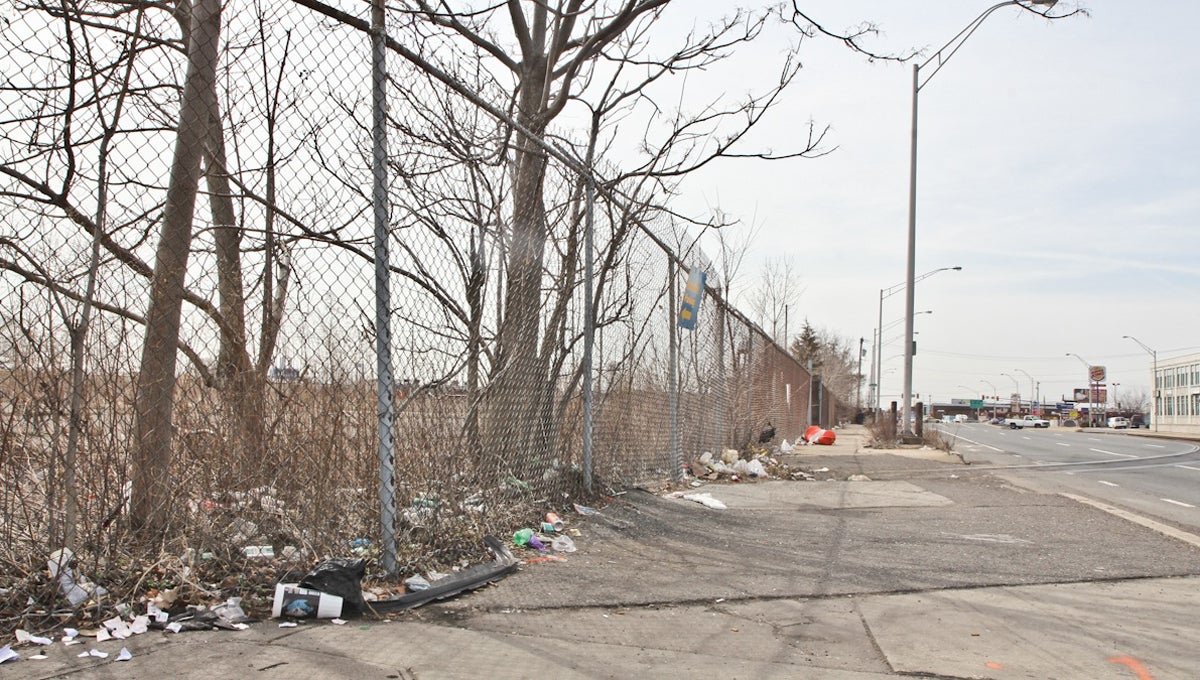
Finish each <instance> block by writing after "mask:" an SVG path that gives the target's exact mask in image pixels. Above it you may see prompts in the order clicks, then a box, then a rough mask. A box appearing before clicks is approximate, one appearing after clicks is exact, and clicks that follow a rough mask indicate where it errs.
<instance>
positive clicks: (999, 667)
mask: <svg viewBox="0 0 1200 680" xmlns="http://www.w3.org/2000/svg"><path fill="white" fill-rule="evenodd" d="M983 665H984V666H987V667H988V668H992V669H994V670H1002V669H1003V668H1004V666H1002V665H1000V664H998V663H996V662H995V661H989V662H987V663H985V664H983Z"/></svg>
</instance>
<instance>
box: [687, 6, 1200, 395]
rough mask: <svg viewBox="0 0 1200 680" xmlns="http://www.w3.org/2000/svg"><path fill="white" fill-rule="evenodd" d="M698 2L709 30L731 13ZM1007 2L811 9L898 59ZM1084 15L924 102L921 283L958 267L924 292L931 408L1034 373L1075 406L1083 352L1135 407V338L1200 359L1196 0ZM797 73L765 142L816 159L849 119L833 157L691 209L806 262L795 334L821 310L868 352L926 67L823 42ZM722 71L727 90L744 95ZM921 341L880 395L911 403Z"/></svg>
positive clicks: (972, 67) (744, 168)
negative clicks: (723, 217) (906, 396)
mask: <svg viewBox="0 0 1200 680" xmlns="http://www.w3.org/2000/svg"><path fill="white" fill-rule="evenodd" d="M692 2H694V3H695V5H694V6H695V7H696V8H697V9H698V8H699V7H701V6H704V7H707V8H708V9H710V10H712V11H713V13H714V14H716V13H719V11H720V8H721V7H727V6H728V4H727V3H725V2H723V1H722V0H692ZM688 4H691V3H688ZM991 4H993V3H989V2H987V1H980V2H976V1H974V0H971V1H967V0H836V1H832V0H831V1H827V2H822V1H805V2H803V3H802V7H803V8H804V9H805V10H806V11H807V12H809V13H810V15H811V16H813V18H815V19H819V20H821V21H823V22H824V23H826V24H827V26H828V27H829V28H831V29H837V30H842V29H845V28H847V27H849V26H852V25H855V24H857V23H859V22H861V21H871V22H873V23H875V24H877V25H878V26H879V27H880V28H881V29H882V31H883V34H882V35H881V36H879V37H876V38H873V39H870V40H868V41H867V45H868V46H870V47H872V48H874V49H876V50H878V51H880V52H889V53H898V52H904V51H905V50H908V49H911V48H918V49H925V50H926V55H929V54H932V53H933V52H934V51H936V50H937V48H939V47H941V46H942V45H943V44H945V43H946V42H947V41H949V40H950V39H951V38H952V37H954V36H955V34H957V33H958V32H959V31H960V30H961V29H962V28H964V27H965V26H966V25H967V24H968V23H970V22H971V21H972V20H973V19H974V18H975V17H976V16H977V15H979V14H980V13H981V12H982V11H983V10H985V9H987V8H988V7H990V6H991ZM1067 4H1068V3H1061V4H1060V6H1059V7H1058V8H1056V10H1055V11H1054V13H1061V12H1063V11H1065V10H1069V9H1071V8H1072V7H1074V6H1075V5H1070V6H1067ZM1084 6H1085V7H1087V8H1088V10H1089V11H1090V13H1091V16H1090V17H1084V16H1076V17H1073V18H1069V19H1064V20H1061V21H1054V22H1048V21H1046V20H1044V19H1041V18H1040V17H1037V16H1034V15H1032V14H1030V13H1028V12H1025V11H1023V10H1021V9H1019V8H1016V7H1006V8H1003V9H1001V10H999V11H997V12H996V13H994V14H993V15H992V16H991V17H990V18H989V19H988V20H987V21H986V22H984V24H983V25H982V26H981V27H980V29H979V30H978V31H977V32H976V33H975V34H974V36H973V37H972V38H971V39H970V40H969V41H967V42H966V44H965V46H964V47H963V48H962V49H961V50H960V51H959V52H958V54H956V55H955V56H954V58H953V60H951V61H950V62H949V63H948V64H947V65H946V66H945V67H944V68H943V69H942V70H941V71H940V72H939V73H938V74H937V75H936V77H935V78H934V79H933V80H932V81H930V83H929V84H928V85H926V86H925V87H924V88H923V89H922V91H921V94H920V100H919V102H920V119H919V130H920V132H919V138H918V139H919V142H918V144H919V146H918V172H917V257H916V271H917V273H918V275H919V274H920V273H922V272H925V271H929V270H932V269H936V268H939V267H952V266H961V267H962V268H963V271H961V272H952V271H951V272H943V273H940V274H937V275H936V276H932V277H930V278H929V279H927V280H926V281H924V282H922V283H920V284H918V285H917V287H916V309H917V310H918V311H920V310H926V309H928V310H932V311H933V313H932V314H926V315H920V316H918V317H916V319H917V323H916V329H917V332H918V335H917V345H918V350H917V355H916V357H915V359H914V386H913V390H914V392H916V393H918V394H920V396H921V397H922V398H924V399H925V400H928V399H929V398H930V397H932V398H933V399H934V400H937V401H945V400H948V399H949V398H952V397H969V396H975V397H978V396H979V395H980V394H981V393H985V392H986V393H991V392H993V389H992V387H990V386H989V385H988V384H987V383H988V382H990V383H991V384H992V385H994V386H995V388H996V389H995V392H998V393H1000V394H1001V395H1002V396H1004V397H1006V398H1007V396H1008V395H1009V394H1011V393H1012V392H1013V391H1014V387H1019V390H1020V392H1021V394H1022V397H1023V398H1028V397H1029V392H1030V389H1031V388H1030V380H1029V378H1028V377H1026V376H1025V375H1024V374H1023V373H1021V371H1024V372H1026V373H1028V374H1030V375H1032V376H1033V378H1034V380H1035V381H1036V382H1040V383H1041V385H1040V392H1041V395H1042V396H1043V400H1044V401H1049V402H1053V401H1056V400H1058V399H1059V398H1060V396H1062V395H1063V394H1066V395H1067V396H1068V398H1069V397H1070V393H1071V389H1072V388H1074V387H1082V386H1084V385H1085V384H1086V378H1085V368H1084V364H1083V363H1082V362H1081V361H1080V360H1079V359H1076V358H1074V357H1070V356H1067V353H1069V352H1073V353H1075V354H1078V355H1080V356H1081V357H1083V358H1084V359H1086V360H1087V361H1088V362H1089V363H1091V364H1098V365H1105V366H1106V367H1107V368H1108V374H1109V379H1108V381H1109V383H1119V384H1120V387H1118V388H1116V389H1117V391H1118V392H1122V391H1125V390H1127V389H1134V390H1145V391H1147V393H1148V391H1149V384H1150V356H1149V354H1147V353H1146V352H1145V351H1144V350H1142V349H1141V348H1140V347H1138V345H1137V344H1135V343H1134V342H1132V341H1130V340H1125V339H1122V336H1123V335H1133V336H1136V337H1137V338H1138V339H1140V340H1141V341H1142V342H1144V343H1146V344H1147V345H1148V346H1149V347H1151V348H1154V349H1156V350H1157V351H1158V356H1159V358H1160V359H1163V358H1167V357H1171V356H1178V355H1181V354H1189V353H1194V352H1200V315H1198V314H1197V313H1196V312H1197V300H1198V299H1200V295H1198V294H1200V259H1198V257H1197V256H1198V255H1200V230H1198V229H1197V227H1198V226H1200V162H1198V161H1200V153H1198V149H1200V142H1198V141H1197V139H1198V135H1197V130H1196V128H1197V126H1198V124H1200V77H1198V66H1200V58H1198V51H1197V47H1196V43H1197V38H1196V33H1195V30H1196V29H1195V27H1196V26H1197V25H1200V5H1198V4H1196V3H1191V2H1184V1H1182V0H1159V1H1153V2H1118V1H1116V0H1092V1H1090V2H1086V3H1084ZM772 39H773V40H777V42H776V43H775V45H776V48H775V49H779V48H782V46H783V45H784V44H785V43H784V40H785V39H784V37H783V36H782V34H779V36H778V37H777V38H772ZM760 49H767V46H766V45H764V46H762V47H760ZM801 57H802V59H803V62H804V70H803V71H802V73H801V75H800V77H799V80H798V82H797V83H796V84H795V86H794V88H793V89H792V90H791V91H790V92H789V94H788V95H787V97H786V98H785V100H784V101H783V102H782V103H781V104H780V106H779V107H778V108H777V109H776V110H775V111H773V112H772V114H771V117H770V119H769V121H768V122H767V124H766V125H765V126H764V127H763V128H762V130H760V131H759V133H758V135H757V137H756V139H755V141H756V142H757V143H758V144H759V145H762V146H772V147H774V148H775V149H776V150H781V149H783V148H785V147H786V144H785V142H787V141H788V140H796V143H797V144H798V143H800V141H801V140H798V139H797V136H798V135H802V134H806V130H807V128H806V124H807V122H808V121H809V120H810V119H812V120H813V121H815V122H816V123H817V124H818V125H826V124H827V125H829V126H830V127H831V132H830V137H829V138H828V140H829V142H830V146H836V150H835V151H834V152H833V153H832V154H830V155H827V156H824V157H822V158H818V159H811V160H808V159H806V160H798V161H787V162H782V163H776V164H762V163H754V162H750V161H732V162H726V163H724V164H721V165H717V166H714V167H712V168H711V169H709V170H706V171H705V172H703V173H702V174H700V175H698V176H696V177H693V178H690V179H689V180H688V181H687V183H686V184H685V187H684V190H685V191H684V199H685V200H686V201H688V202H690V204H691V205H693V206H695V207H696V209H697V210H703V209H706V208H711V207H713V206H719V207H720V208H721V209H723V210H724V211H726V212H729V213H732V214H733V215H735V216H738V217H740V218H741V219H742V220H743V221H744V223H745V225H746V226H747V227H749V226H750V225H753V226H754V228H755V230H756V234H757V236H756V238H755V240H754V242H753V243H752V244H751V254H750V258H749V260H750V262H751V263H752V266H755V267H757V266H761V263H762V262H764V261H765V260H766V259H767V258H770V257H779V256H781V255H782V256H785V257H788V258H791V259H793V260H794V261H795V263H796V264H797V269H798V271H799V272H800V276H801V285H802V287H803V293H802V295H801V296H800V299H799V303H798V307H799V309H798V310H795V311H793V313H792V314H791V319H792V324H791V325H792V331H793V333H794V332H796V330H797V329H798V327H799V324H800V323H801V322H802V320H803V318H804V317H807V318H808V320H809V321H810V322H811V323H812V324H813V325H814V326H817V327H820V328H825V329H828V330H830V331H832V332H835V333H837V334H839V335H842V336H844V337H850V338H854V339H855V341H857V338H859V337H864V338H866V347H867V348H868V349H869V347H870V345H871V336H872V332H873V329H874V328H875V326H876V325H877V314H878V307H879V291H880V289H881V288H887V287H890V286H893V285H895V284H899V283H901V282H903V281H904V279H905V252H906V242H907V241H906V239H907V210H908V163H909V133H910V125H911V118H910V108H911V66H910V65H906V64H905V65H902V64H895V63H884V62H875V63H869V62H868V61H867V60H866V59H865V58H863V57H862V56H859V55H855V54H853V53H851V52H849V51H848V50H846V49H844V48H842V47H840V46H839V45H838V44H837V43H835V42H833V41H828V40H826V41H806V42H805V43H804V45H803V49H802V52H801ZM742 68H745V65H744V64H743V66H742ZM722 77H724V78H725V79H726V82H727V83H728V86H727V87H728V89H729V91H730V92H737V91H739V88H741V89H744V87H745V86H744V84H743V83H742V81H741V80H739V79H738V78H737V77H736V76H734V77H729V75H728V74H725V75H723V76H722ZM903 315H904V294H903V291H901V292H900V293H898V294H896V295H894V296H892V297H889V298H888V299H887V300H885V302H884V311H883V318H884V325H885V326H886V325H888V324H889V323H891V322H893V321H895V320H899V319H901V318H902V317H903ZM903 328H904V326H903V323H902V322H901V323H897V324H896V325H894V326H892V327H891V328H890V329H889V330H888V331H886V332H885V333H884V340H885V344H884V347H883V351H882V354H883V358H884V361H883V369H884V376H883V396H884V400H885V403H886V401H887V400H890V399H899V394H900V392H901V389H902V376H903V358H902V356H901V355H902V353H903V343H902V340H901V336H902V334H903ZM889 340H891V342H890V343H889V342H887V341H889ZM868 364H869V359H868V360H865V361H864V364H863V370H864V372H866V371H867V370H868ZM1005 373H1007V374H1010V375H1012V376H1013V378H1015V379H1016V382H1017V384H1016V385H1014V380H1013V378H1009V377H1007V376H1005V375H1003V374H1005ZM985 381H986V382H985ZM968 388H969V389H968ZM1034 389H1036V386H1035V387H1034Z"/></svg>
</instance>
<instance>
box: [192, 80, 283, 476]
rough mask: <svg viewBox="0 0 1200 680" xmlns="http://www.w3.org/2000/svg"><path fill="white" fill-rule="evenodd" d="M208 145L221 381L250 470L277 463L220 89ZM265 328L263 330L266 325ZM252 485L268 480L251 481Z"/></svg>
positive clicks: (238, 454)
mask: <svg viewBox="0 0 1200 680" xmlns="http://www.w3.org/2000/svg"><path fill="white" fill-rule="evenodd" d="M208 111H209V120H208V123H209V125H208V143H207V144H206V145H205V177H206V180H207V183H208V191H209V203H210V206H211V210H212V218H213V225H214V227H215V228H216V229H215V234H214V239H215V241H216V258H217V291H218V294H219V296H220V309H221V320H220V325H221V350H220V356H219V358H218V362H217V371H216V372H217V380H218V381H219V387H220V390H221V399H222V402H223V404H224V407H225V408H224V411H225V413H224V416H225V420H226V422H227V423H229V425H230V433H229V435H230V438H231V440H232V444H233V450H234V455H235V459H236V460H240V461H244V462H246V463H248V464H249V465H250V466H249V468H248V469H251V470H253V469H255V468H260V469H261V468H263V467H265V468H267V469H273V468H274V466H273V465H271V464H270V462H269V461H267V460H266V459H265V447H264V442H263V421H264V416H263V399H262V389H263V382H262V379H261V377H260V374H259V373H258V372H257V371H256V370H255V368H254V364H253V362H252V361H251V359H250V354H249V352H248V350H247V347H246V299H245V292H244V288H243V281H242V229H241V227H240V226H239V225H238V222H237V214H236V212H235V211H234V207H233V194H232V192H231V190H230V182H229V171H228V168H227V167H226V159H225V135H224V127H223V126H222V124H221V113H220V106H219V104H218V102H217V93H216V90H215V89H214V90H212V91H210V92H209V93H208ZM264 331H265V329H264ZM246 482H247V483H248V484H249V485H258V484H261V483H267V482H269V480H267V479H248V480H246Z"/></svg>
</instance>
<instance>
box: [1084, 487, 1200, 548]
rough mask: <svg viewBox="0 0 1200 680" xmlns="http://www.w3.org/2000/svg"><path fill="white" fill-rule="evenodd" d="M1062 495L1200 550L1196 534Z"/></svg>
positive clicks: (1086, 499)
mask: <svg viewBox="0 0 1200 680" xmlns="http://www.w3.org/2000/svg"><path fill="white" fill-rule="evenodd" d="M1061 495H1062V496H1063V497H1065V498H1070V499H1071V500H1073V501H1075V502H1076V503H1083V504H1084V505H1090V506H1092V507H1093V508H1096V509H1097V510H1103V511H1104V512H1107V513H1108V514H1110V515H1116V516H1117V517H1120V518H1121V519H1124V520H1128V521H1130V522H1133V523H1134V524H1140V525H1141V526H1144V527H1146V528H1147V529H1153V530H1154V531H1157V532H1158V533H1160V534H1163V535H1165V536H1170V537H1171V538H1174V539H1175V540H1178V541H1183V542H1184V543H1187V544H1189V545H1194V546H1196V547H1197V548H1200V536H1197V535H1196V534H1193V533H1189V532H1187V531H1183V530H1181V529H1176V528H1175V527H1172V526H1167V525H1166V524H1163V523H1162V522H1155V521H1154V520H1152V519H1150V518H1149V517H1142V516H1141V515H1135V514H1134V513H1132V512H1129V511H1128V510H1122V509H1120V508H1116V507H1113V506H1111V505H1109V504H1107V503H1101V502H1100V501H1094V500H1092V499H1090V498H1088V497H1086V496H1077V495H1075V494H1073V493H1064V494H1061Z"/></svg>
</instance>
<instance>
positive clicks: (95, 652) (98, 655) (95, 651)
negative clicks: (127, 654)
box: [80, 648, 123, 659]
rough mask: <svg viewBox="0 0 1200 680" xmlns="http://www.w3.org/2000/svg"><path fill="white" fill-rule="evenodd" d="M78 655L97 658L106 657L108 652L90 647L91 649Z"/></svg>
mask: <svg viewBox="0 0 1200 680" xmlns="http://www.w3.org/2000/svg"><path fill="white" fill-rule="evenodd" d="M122 649H123V648H122ZM80 656H94V657H96V658H97V659H107V658H108V652H102V651H100V650H99V649H92V650H90V651H88V652H87V653H86V654H80Z"/></svg>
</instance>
